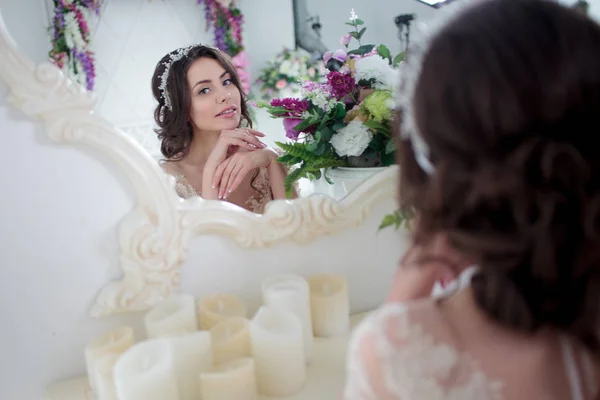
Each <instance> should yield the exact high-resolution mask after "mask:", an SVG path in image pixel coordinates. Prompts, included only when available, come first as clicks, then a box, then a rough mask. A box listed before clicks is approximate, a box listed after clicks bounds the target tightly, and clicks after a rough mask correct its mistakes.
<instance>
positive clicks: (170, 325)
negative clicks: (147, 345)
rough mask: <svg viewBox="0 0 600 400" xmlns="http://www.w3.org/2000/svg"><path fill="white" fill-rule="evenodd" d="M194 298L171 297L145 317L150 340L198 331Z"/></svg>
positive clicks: (184, 296)
mask: <svg viewBox="0 0 600 400" xmlns="http://www.w3.org/2000/svg"><path fill="white" fill-rule="evenodd" d="M194 303H195V300H194V296H191V295H187V294H178V295H171V296H169V297H168V298H167V299H165V300H164V301H162V302H160V303H158V304H157V305H156V306H155V307H154V308H153V309H152V310H151V311H150V312H148V313H147V314H146V316H145V317H144V323H145V324H146V334H147V335H148V338H149V339H152V338H156V337H162V336H171V335H178V334H183V333H189V332H194V331H197V330H198V323H197V321H196V312H195V310H194Z"/></svg>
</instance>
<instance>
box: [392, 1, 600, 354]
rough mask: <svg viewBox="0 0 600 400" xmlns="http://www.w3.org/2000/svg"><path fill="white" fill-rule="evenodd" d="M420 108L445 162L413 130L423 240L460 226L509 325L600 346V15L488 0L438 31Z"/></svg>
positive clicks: (415, 194)
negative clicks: (422, 152)
mask: <svg viewBox="0 0 600 400" xmlns="http://www.w3.org/2000/svg"><path fill="white" fill-rule="evenodd" d="M410 56H411V55H410V53H409V55H408V57H410ZM412 107H413V109H412V112H413V113H414V114H413V116H414V118H415V122H416V126H417V127H418V132H419V134H420V135H421V137H422V139H423V140H424V142H425V143H426V145H427V147H428V148H429V160H430V161H431V163H432V164H433V172H431V173H429V174H428V173H426V172H425V171H424V170H423V169H422V168H421V167H420V166H419V163H418V162H417V160H416V159H415V149H414V148H413V146H412V145H411V142H410V141H408V140H401V141H400V144H399V159H400V164H401V176H400V197H401V205H402V206H403V207H411V208H415V209H416V210H417V212H418V214H419V218H418V221H417V222H416V224H415V226H414V230H415V232H414V233H415V240H417V241H418V242H419V241H420V242H424V241H426V240H428V238H430V237H431V236H432V235H434V234H436V233H443V234H446V235H447V237H448V239H449V242H450V244H451V245H452V246H453V248H454V249H456V250H457V251H458V252H460V253H461V254H463V255H464V256H466V257H467V258H469V259H470V260H471V261H472V262H473V263H475V264H477V265H479V267H480V272H479V273H478V274H477V275H476V276H475V277H474V279H473V282H472V287H473V290H474V293H475V299H476V301H477V303H478V305H479V306H480V307H481V308H482V309H483V310H485V311H486V313H487V314H488V315H490V316H491V317H492V318H494V319H495V320H496V321H498V322H500V323H501V324H503V325H505V326H509V327H512V328H515V329H519V330H523V331H529V332H533V331H535V330H536V329H538V328H540V327H548V326H551V327H556V328H558V329H560V330H563V331H565V332H567V333H570V334H572V335H574V336H576V337H578V338H579V339H581V340H582V341H583V342H584V343H585V344H587V345H588V346H589V347H590V348H591V349H592V350H599V349H598V339H597V331H598V327H599V324H598V307H599V306H600V151H599V150H598V148H597V147H596V144H595V143H596V137H595V135H597V134H600V27H599V26H598V25H597V24H596V23H595V22H593V21H591V20H590V19H588V18H587V17H585V16H584V15H581V14H580V13H578V12H576V11H574V10H569V9H567V8H563V7H562V6H560V5H558V4H555V3H553V2H549V1H541V0H504V1H503V0H483V1H481V2H480V3H478V4H477V5H473V6H472V7H469V8H468V9H467V10H465V11H464V12H462V13H461V14H459V15H458V16H456V17H455V19H453V20H452V21H451V22H450V23H449V24H448V25H446V26H445V27H444V28H443V29H442V30H441V31H440V33H439V34H438V35H436V36H435V37H434V38H433V39H432V41H431V43H430V45H429V48H428V50H427V52H426V53H425V55H424V58H423V63H422V65H421V72H420V75H419V78H418V81H417V83H416V86H415V92H414V96H413V101H412ZM402 112H406V111H405V110H403V111H402ZM402 118H405V117H402Z"/></svg>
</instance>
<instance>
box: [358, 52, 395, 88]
mask: <svg viewBox="0 0 600 400" xmlns="http://www.w3.org/2000/svg"><path fill="white" fill-rule="evenodd" d="M355 69H356V71H355V76H356V80H357V81H360V80H362V79H365V80H369V79H375V84H374V85H373V87H374V89H387V90H394V91H395V90H396V88H397V87H398V85H399V84H400V75H399V74H398V70H397V69H395V68H393V67H392V66H391V65H390V63H389V61H388V60H386V59H385V58H382V57H381V56H379V55H377V54H375V55H372V56H370V57H365V58H361V59H358V60H356V63H355Z"/></svg>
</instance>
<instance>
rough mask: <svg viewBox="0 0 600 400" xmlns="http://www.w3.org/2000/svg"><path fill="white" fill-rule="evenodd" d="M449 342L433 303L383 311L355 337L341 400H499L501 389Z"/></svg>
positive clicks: (449, 334)
mask: <svg viewBox="0 0 600 400" xmlns="http://www.w3.org/2000/svg"><path fill="white" fill-rule="evenodd" d="M451 337H452V334H451V330H450V329H447V326H446V325H445V322H444V321H443V319H442V318H440V315H439V313H438V312H437V311H436V306H435V303H434V302H433V301H429V300H427V301H423V302H416V303H405V304H389V305H385V306H383V307H382V308H381V309H379V310H378V311H376V312H375V313H374V314H372V315H371V316H369V317H368V318H367V319H365V320H364V321H363V322H362V323H361V324H360V325H359V326H358V327H357V329H356V331H355V332H354V334H353V337H352V340H351V343H350V348H349V354H348V362H347V382H346V387H345V388H344V393H343V397H342V399H343V400H420V399H428V400H443V399H444V400H496V399H500V398H501V389H502V385H501V384H500V383H498V382H492V381H490V380H488V379H487V377H486V376H485V374H484V373H483V372H482V371H481V370H480V369H479V368H478V365H477V363H476V362H475V361H474V360H473V359H472V358H471V357H470V356H468V354H464V353H463V354H461V353H460V352H459V351H458V350H457V349H456V348H455V347H454V346H453V345H452V343H453V340H452V339H451Z"/></svg>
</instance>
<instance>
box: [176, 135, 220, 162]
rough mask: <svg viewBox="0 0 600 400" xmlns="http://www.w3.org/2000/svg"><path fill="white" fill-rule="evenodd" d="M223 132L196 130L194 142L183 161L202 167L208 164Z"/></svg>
mask: <svg viewBox="0 0 600 400" xmlns="http://www.w3.org/2000/svg"><path fill="white" fill-rule="evenodd" d="M220 134H221V132H218V131H216V132H206V131H203V132H199V131H194V136H193V138H192V143H191V144H190V150H189V152H188V153H187V155H186V156H185V157H184V158H183V160H182V161H183V162H184V163H185V164H188V165H192V166H195V167H201V166H204V164H206V161H207V160H208V157H209V156H210V153H211V152H212V150H213V148H214V147H215V145H216V144H217V140H219V135H220Z"/></svg>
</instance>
